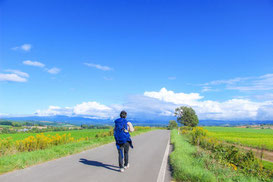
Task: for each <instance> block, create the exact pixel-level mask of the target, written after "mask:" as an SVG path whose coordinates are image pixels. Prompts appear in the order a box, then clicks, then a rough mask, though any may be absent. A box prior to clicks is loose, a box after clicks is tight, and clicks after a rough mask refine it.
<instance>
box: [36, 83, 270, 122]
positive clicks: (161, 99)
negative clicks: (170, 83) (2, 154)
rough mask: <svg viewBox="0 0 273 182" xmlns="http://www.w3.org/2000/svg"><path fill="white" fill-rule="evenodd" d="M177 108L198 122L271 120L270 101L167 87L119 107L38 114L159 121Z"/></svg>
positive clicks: (78, 107) (90, 105)
mask: <svg viewBox="0 0 273 182" xmlns="http://www.w3.org/2000/svg"><path fill="white" fill-rule="evenodd" d="M179 106H190V107H192V108H194V109H195V111H196V113H197V115H198V117H199V119H213V120H249V121H250V120H270V119H271V120H272V118H273V114H272V113H273V110H272V108H273V101H264V102H255V101H251V100H249V99H245V98H240V99H238V98H237V99H229V100H226V101H223V102H219V101H213V100H205V99H204V97H203V96H200V94H199V93H189V94H187V93H175V92H173V91H169V90H167V89H166V88H162V89H160V90H159V91H153V92H150V91H149V92H148V91H147V92H144V94H143V95H134V96H130V97H128V99H127V102H126V103H124V104H122V105H120V104H115V105H108V106H107V105H103V104H101V103H98V102H95V101H93V102H83V103H81V104H77V105H76V106H74V107H68V108H60V107H56V106H54V107H53V106H50V107H49V109H48V110H45V111H37V114H40V115H41V114H42V115H43V114H45V115H59V114H60V115H81V116H85V117H90V118H101V119H102V118H115V117H118V115H119V112H120V111H121V110H123V109H125V110H126V111H127V112H128V117H130V118H142V119H146V120H149V119H160V118H164V117H169V116H173V114H174V109H175V108H176V107H179Z"/></svg>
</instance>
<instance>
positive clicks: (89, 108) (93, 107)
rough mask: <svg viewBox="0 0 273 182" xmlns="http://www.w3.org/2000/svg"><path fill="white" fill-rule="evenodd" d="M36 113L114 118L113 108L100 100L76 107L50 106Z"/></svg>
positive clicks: (41, 114)
mask: <svg viewBox="0 0 273 182" xmlns="http://www.w3.org/2000/svg"><path fill="white" fill-rule="evenodd" d="M35 114H36V115H38V116H54V115H67V116H72V115H78V116H79V115H81V116H87V117H90V118H100V119H102V118H112V117H113V114H114V113H113V109H112V108H110V107H108V106H106V105H103V104H100V103H98V102H83V103H81V104H77V105H76V106H74V107H63V108H62V107H59V106H49V108H48V109H46V110H37V111H36V113H35Z"/></svg>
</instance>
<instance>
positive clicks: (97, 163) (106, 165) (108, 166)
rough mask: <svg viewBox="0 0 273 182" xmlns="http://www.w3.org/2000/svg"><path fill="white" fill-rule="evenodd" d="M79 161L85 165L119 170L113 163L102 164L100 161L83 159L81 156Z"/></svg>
mask: <svg viewBox="0 0 273 182" xmlns="http://www.w3.org/2000/svg"><path fill="white" fill-rule="evenodd" d="M79 162H81V163H83V164H86V165H90V166H96V167H104V168H106V169H109V170H112V171H117V172H119V170H118V169H119V167H117V166H113V165H109V164H103V163H102V162H98V161H90V160H87V159H83V158H81V159H80V161H79ZM115 168H118V169H115Z"/></svg>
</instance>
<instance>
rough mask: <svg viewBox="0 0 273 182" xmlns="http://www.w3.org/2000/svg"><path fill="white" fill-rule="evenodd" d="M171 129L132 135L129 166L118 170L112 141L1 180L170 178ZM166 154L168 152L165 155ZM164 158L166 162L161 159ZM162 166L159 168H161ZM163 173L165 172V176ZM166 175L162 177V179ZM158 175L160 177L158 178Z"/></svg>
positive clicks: (150, 181) (131, 181)
mask: <svg viewBox="0 0 273 182" xmlns="http://www.w3.org/2000/svg"><path fill="white" fill-rule="evenodd" d="M169 137H170V132H169V131H167V130H155V131H151V132H148V133H144V134H141V135H138V136H135V137H133V144H134V149H131V148H130V152H129V164H130V168H129V169H127V170H125V172H124V173H121V172H119V167H118V152H117V149H116V146H115V144H114V143H110V144H107V145H103V146H100V147H97V148H94V149H91V150H87V151H84V152H81V153H78V154H75V155H71V156H67V157H63V158H60V159H56V160H53V161H49V162H46V163H43V164H39V165H36V166H32V167H29V168H25V169H22V170H17V171H14V172H10V173H7V174H3V175H0V181H1V182H19V181H20V182H60V181H61V182H87V181H88V182H108V181H109V182H158V181H160V180H161V181H162V182H163V181H164V182H166V181H170V180H171V177H170V171H169V170H168V169H169V167H168V166H166V161H167V160H163V158H164V156H165V158H166V157H167V155H168V152H169V151H167V150H166V149H168V148H166V147H167V146H168V145H169V144H168V141H169ZM166 154H167V155H166ZM164 161H165V162H164ZM160 169H161V170H160ZM164 174H165V175H164ZM162 176H165V177H164V179H162V178H163V177H162ZM160 178H161V179H160Z"/></svg>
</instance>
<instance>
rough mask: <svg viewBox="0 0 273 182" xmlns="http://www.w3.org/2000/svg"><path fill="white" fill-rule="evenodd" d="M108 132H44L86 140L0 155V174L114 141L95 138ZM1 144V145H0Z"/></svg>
mask: <svg viewBox="0 0 273 182" xmlns="http://www.w3.org/2000/svg"><path fill="white" fill-rule="evenodd" d="M153 129H157V128H150V127H148V128H138V129H137V130H136V131H135V132H133V133H132V134H131V136H135V135H138V134H140V133H143V132H148V131H151V130H153ZM102 132H103V133H108V132H109V129H85V130H71V131H56V132H45V133H44V134H45V135H48V134H50V135H56V134H59V135H62V134H68V133H70V134H71V136H72V137H74V138H75V139H80V138H86V137H88V139H87V140H83V141H79V142H72V143H67V144H62V145H57V146H52V147H50V148H46V149H43V150H35V151H26V152H17V153H15V154H13V153H11V154H6V155H3V156H0V174H2V173H5V172H9V171H12V170H15V169H22V168H25V167H28V166H32V165H35V164H39V163H42V162H45V161H49V160H52V159H56V158H60V157H63V156H67V155H71V154H75V153H78V152H81V151H83V150H87V149H90V148H94V147H97V146H100V145H103V144H106V143H110V142H113V141H114V137H113V136H105V137H99V138H96V137H95V135H96V134H98V133H102ZM36 134H37V133H16V134H0V138H7V137H12V139H13V141H16V140H21V139H24V138H27V137H28V136H35V135H36ZM0 146H1V145H0Z"/></svg>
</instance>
